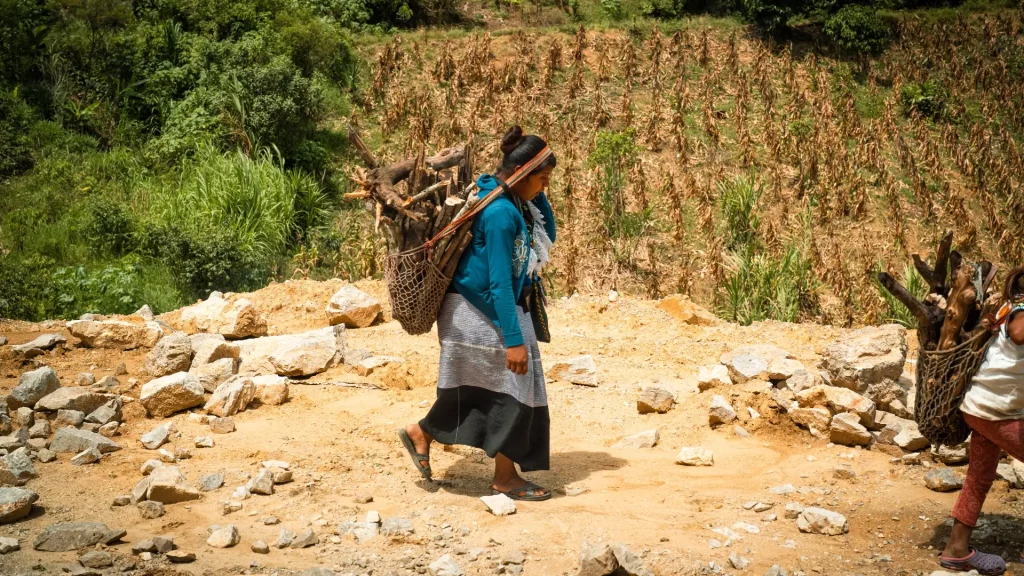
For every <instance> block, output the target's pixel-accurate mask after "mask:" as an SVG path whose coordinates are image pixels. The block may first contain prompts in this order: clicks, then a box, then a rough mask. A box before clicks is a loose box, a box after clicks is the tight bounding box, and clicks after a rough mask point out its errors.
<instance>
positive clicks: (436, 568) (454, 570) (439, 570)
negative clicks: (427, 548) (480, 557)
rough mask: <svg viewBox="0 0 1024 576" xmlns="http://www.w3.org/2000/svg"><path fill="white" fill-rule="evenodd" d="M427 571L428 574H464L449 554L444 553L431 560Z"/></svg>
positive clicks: (444, 575)
mask: <svg viewBox="0 0 1024 576" xmlns="http://www.w3.org/2000/svg"><path fill="white" fill-rule="evenodd" d="M427 573H428V574H430V576H463V575H464V574H465V572H463V571H462V568H460V567H459V565H458V564H457V563H456V562H455V559H453V558H452V557H451V555H450V554H445V555H444V556H441V557H440V558H438V559H437V560H435V561H433V562H432V563H431V564H430V566H428V567H427Z"/></svg>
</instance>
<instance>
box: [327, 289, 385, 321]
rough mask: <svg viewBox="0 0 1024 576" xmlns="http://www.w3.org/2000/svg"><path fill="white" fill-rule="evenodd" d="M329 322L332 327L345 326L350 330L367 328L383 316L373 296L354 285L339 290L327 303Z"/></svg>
mask: <svg viewBox="0 0 1024 576" xmlns="http://www.w3.org/2000/svg"><path fill="white" fill-rule="evenodd" d="M326 313H327V321H328V323H329V324H330V325H331V326H334V325H335V324H344V325H345V326H347V327H349V328H365V327H367V326H369V325H371V324H373V322H374V321H375V320H376V319H377V317H379V316H380V314H381V305H380V301H378V300H377V299H376V298H374V297H373V296H370V295H369V294H367V293H366V292H363V291H362V290H360V289H358V288H356V287H355V286H352V285H345V286H342V287H341V289H339V290H338V291H337V292H336V293H335V294H334V296H331V300H330V301H329V302H328V303H327V310H326Z"/></svg>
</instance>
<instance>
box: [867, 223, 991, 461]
mask: <svg viewBox="0 0 1024 576" xmlns="http://www.w3.org/2000/svg"><path fill="white" fill-rule="evenodd" d="M952 243H953V235H952V234H951V233H947V234H946V235H945V236H944V237H943V238H942V241H941V242H940V243H939V249H938V251H937V254H936V259H935V267H934V268H932V267H931V266H929V265H928V264H927V263H926V262H925V261H924V260H923V259H921V257H920V256H919V255H917V254H914V255H913V257H914V266H915V267H916V268H917V271H918V272H919V273H920V274H921V276H922V277H923V278H924V279H925V281H926V282H927V283H928V286H929V290H928V294H927V295H926V296H925V297H924V299H923V300H920V301H919V300H917V298H916V297H914V295H913V294H911V293H910V292H909V291H908V290H907V289H906V288H904V287H903V286H902V285H901V284H900V283H899V282H897V281H896V279H895V278H893V277H892V276H891V275H889V274H887V273H885V272H883V273H881V274H879V275H878V280H879V282H881V284H882V286H883V287H885V289H886V290H888V291H889V292H890V293H891V294H892V295H893V296H895V297H896V299H898V300H899V301H900V302H902V303H903V305H904V306H906V307H907V309H909V310H910V311H911V312H912V313H913V314H914V316H915V317H916V318H917V321H918V325H917V336H918V342H919V344H920V349H919V354H918V364H917V379H916V383H917V397H916V399H915V400H914V420H915V421H916V422H917V425H918V429H919V430H920V432H921V434H922V435H924V437H925V438H927V439H928V440H929V441H931V443H932V444H933V445H935V446H939V445H947V446H953V445H956V444H960V443H961V442H963V441H964V440H966V439H967V436H968V435H969V434H970V432H971V430H970V427H968V425H967V422H966V421H964V417H963V414H962V413H961V412H960V403H961V402H962V401H963V397H964V393H965V392H966V391H967V387H968V386H969V384H970V382H971V379H973V378H974V375H975V374H977V372H978V368H980V367H981V363H982V360H983V359H984V356H985V351H986V350H987V348H988V344H989V342H991V340H992V334H993V331H994V330H995V329H996V328H997V327H998V321H997V320H996V313H997V311H998V310H999V308H1000V306H1001V305H1002V302H1003V295H1002V294H1001V293H999V291H998V290H994V289H993V282H992V281H993V280H994V278H995V272H996V271H995V268H994V267H993V265H992V264H991V263H990V262H978V263H970V262H966V261H964V260H963V257H962V256H961V255H960V254H959V253H958V252H956V251H955V250H952V251H951V250H950V248H951V247H952Z"/></svg>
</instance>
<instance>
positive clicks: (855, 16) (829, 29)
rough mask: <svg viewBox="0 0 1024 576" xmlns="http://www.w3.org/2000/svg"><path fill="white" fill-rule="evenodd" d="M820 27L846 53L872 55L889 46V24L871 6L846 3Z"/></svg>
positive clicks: (890, 28) (890, 33)
mask: <svg viewBox="0 0 1024 576" xmlns="http://www.w3.org/2000/svg"><path fill="white" fill-rule="evenodd" d="M823 31H824V33H825V36H826V37H827V38H828V39H829V40H830V41H831V42H832V43H833V44H834V45H835V46H836V47H838V48H839V49H840V50H842V51H844V52H846V53H849V54H856V55H874V54H879V53H881V52H882V51H884V50H885V48H886V46H888V44H889V40H890V38H891V36H892V25H891V23H890V22H889V20H887V19H885V18H883V17H882V16H881V15H879V13H878V12H877V11H876V10H874V9H872V8H869V7H867V6H860V5H857V4H848V5H846V6H843V7H842V8H840V9H839V11H838V12H836V13H835V14H833V15H832V16H830V17H829V18H828V19H827V20H826V21H825V27H824V30H823Z"/></svg>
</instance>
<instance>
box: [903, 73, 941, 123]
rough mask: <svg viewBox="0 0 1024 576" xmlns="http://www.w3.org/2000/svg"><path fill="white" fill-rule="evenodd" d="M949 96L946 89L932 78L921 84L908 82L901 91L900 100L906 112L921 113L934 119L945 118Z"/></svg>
mask: <svg viewBox="0 0 1024 576" xmlns="http://www.w3.org/2000/svg"><path fill="white" fill-rule="evenodd" d="M948 98H949V95H948V92H947V91H946V89H945V88H943V86H942V85H941V84H939V83H938V82H935V81H932V80H929V81H927V82H922V83H920V84H907V85H906V86H904V87H903V90H902V91H901V92H900V102H901V103H902V104H903V111H904V112H905V113H907V114H920V115H922V116H924V117H925V118H930V119H932V120H941V119H942V118H943V116H944V115H945V113H946V101H947V99H948Z"/></svg>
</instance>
